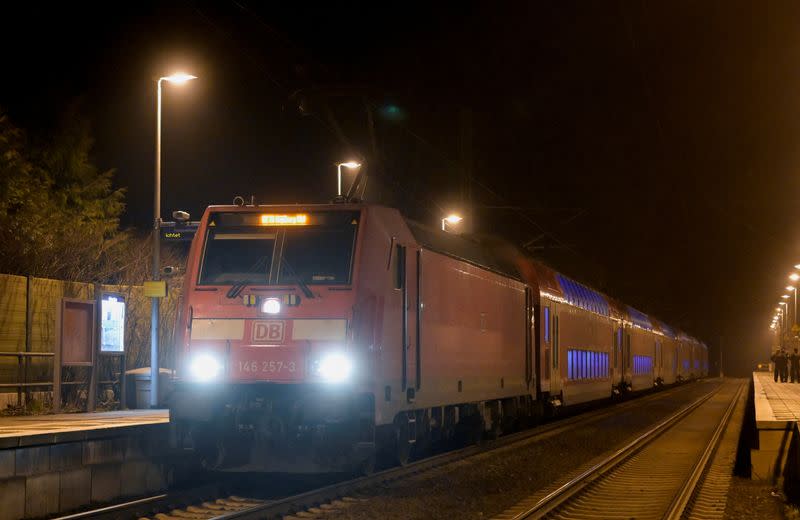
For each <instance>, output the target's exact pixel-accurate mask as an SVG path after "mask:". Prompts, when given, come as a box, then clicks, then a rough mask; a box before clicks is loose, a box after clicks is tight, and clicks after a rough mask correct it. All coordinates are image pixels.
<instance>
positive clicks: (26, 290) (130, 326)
mask: <svg viewBox="0 0 800 520" xmlns="http://www.w3.org/2000/svg"><path fill="white" fill-rule="evenodd" d="M98 289H100V290H103V291H112V292H116V293H120V294H122V295H123V297H124V298H125V302H126V320H125V350H126V364H127V368H128V369H134V368H140V367H145V366H149V365H150V298H147V297H145V296H144V295H143V292H142V287H141V286H135V285H99V284H98V285H95V284H90V283H81V282H67V281H63V280H50V279H46V278H35V277H30V276H29V277H26V276H14V275H4V274H0V406H3V405H13V404H21V403H17V402H16V401H17V399H16V397H18V396H19V395H20V394H21V393H22V392H23V391H25V392H28V393H30V392H32V391H33V390H39V392H37V395H38V396H40V397H41V395H42V391H47V390H50V388H49V386H46V385H42V386H41V387H38V386H36V385H34V384H33V383H40V382H42V383H52V381H53V361H52V357H51V356H48V355H47V354H52V353H53V352H54V351H55V347H56V345H55V342H56V337H57V334H56V315H57V309H58V307H59V306H60V305H61V299H62V298H65V297H66V298H81V299H87V300H88V299H94V297H95V291H96V290H98ZM180 292H181V281H180V280H179V279H172V280H170V281H169V282H168V293H167V297H166V298H164V299H162V303H161V306H160V335H159V337H160V345H161V346H162V348H161V350H160V358H161V359H160V366H162V367H166V368H172V367H174V361H175V360H174V349H173V331H174V325H175V319H176V317H177V310H178V302H179V301H180ZM111 364H112V360H110V359H102V357H101V363H100V365H99V369H100V373H99V375H100V380H101V381H103V380H109V378H111V379H113V377H112V375H113V374H112V372H113V370H114V369H113V367H112V366H111ZM79 372H80V370H79V369H70V370H67V371H66V373H65V376H64V379H65V380H66V381H69V380H70V379H72V380H75V381H78V380H80V379H81V374H80V373H79ZM48 397H49V396H48Z"/></svg>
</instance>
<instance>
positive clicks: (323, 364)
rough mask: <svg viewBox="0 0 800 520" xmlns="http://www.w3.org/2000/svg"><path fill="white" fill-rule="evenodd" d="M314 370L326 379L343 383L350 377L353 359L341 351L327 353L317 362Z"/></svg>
mask: <svg viewBox="0 0 800 520" xmlns="http://www.w3.org/2000/svg"><path fill="white" fill-rule="evenodd" d="M314 372H315V373H316V374H317V375H318V376H319V377H321V378H322V379H323V380H325V381H328V382H331V383H341V382H343V381H347V380H348V379H350V376H351V375H352V373H353V361H352V360H351V359H350V358H349V357H348V356H346V355H345V354H342V353H339V352H334V353H331V354H326V355H324V356H322V358H321V359H319V360H318V361H317V362H316V363H315V366H314Z"/></svg>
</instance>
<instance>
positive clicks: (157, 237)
mask: <svg viewBox="0 0 800 520" xmlns="http://www.w3.org/2000/svg"><path fill="white" fill-rule="evenodd" d="M196 78H197V76H192V75H191V74H186V73H184V72H178V73H175V74H172V75H171V76H164V77H161V78H158V82H157V88H156V91H157V95H156V168H155V170H156V171H155V188H154V189H153V281H154V282H157V281H158V280H160V279H161V82H162V81H168V82H170V83H174V84H176V85H182V84H183V83H186V82H187V81H191V80H193V79H196ZM158 303H159V302H158V297H153V298H152V299H151V300H150V407H151V408H155V407H157V406H158V376H159V370H158V368H159V367H158Z"/></svg>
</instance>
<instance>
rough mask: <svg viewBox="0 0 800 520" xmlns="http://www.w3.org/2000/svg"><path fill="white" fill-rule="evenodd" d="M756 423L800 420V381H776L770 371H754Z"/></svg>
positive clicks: (768, 423)
mask: <svg viewBox="0 0 800 520" xmlns="http://www.w3.org/2000/svg"><path fill="white" fill-rule="evenodd" d="M753 390H754V398H755V406H756V424H757V425H758V426H759V427H765V426H770V425H775V424H774V423H779V422H782V423H786V422H795V421H800V383H776V382H775V381H773V376H772V373H770V372H753Z"/></svg>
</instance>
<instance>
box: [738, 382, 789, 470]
mask: <svg viewBox="0 0 800 520" xmlns="http://www.w3.org/2000/svg"><path fill="white" fill-rule="evenodd" d="M753 403H754V406H755V423H756V428H757V430H758V449H751V451H750V460H751V463H752V475H753V479H756V480H767V481H770V482H775V481H777V480H778V479H779V478H780V476H781V474H782V470H783V468H784V466H785V464H786V457H787V454H788V452H789V446H790V443H791V442H792V437H793V435H795V431H797V428H798V422H799V421H800V383H780V382H778V383H776V382H775V381H774V380H773V375H772V373H771V372H753Z"/></svg>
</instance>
